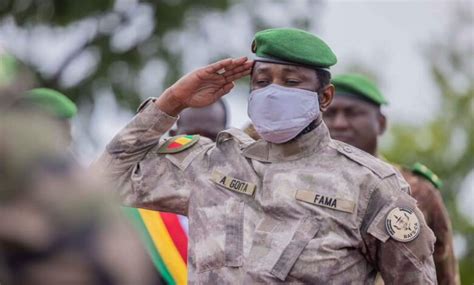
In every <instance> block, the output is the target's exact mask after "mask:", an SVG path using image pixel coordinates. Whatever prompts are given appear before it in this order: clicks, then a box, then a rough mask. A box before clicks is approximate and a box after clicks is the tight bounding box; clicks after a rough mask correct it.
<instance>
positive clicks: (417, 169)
mask: <svg viewBox="0 0 474 285" xmlns="http://www.w3.org/2000/svg"><path fill="white" fill-rule="evenodd" d="M410 170H411V172H413V173H414V174H417V175H420V176H422V177H424V178H426V179H427V180H428V181H429V182H431V183H432V184H433V185H434V186H435V187H436V188H438V189H439V188H441V187H443V181H441V179H440V178H439V177H438V175H436V174H435V173H434V172H433V171H431V169H429V168H428V167H426V166H425V165H423V164H421V163H420V162H416V163H415V164H413V165H412V166H411V167H410Z"/></svg>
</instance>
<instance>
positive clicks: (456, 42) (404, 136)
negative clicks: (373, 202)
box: [382, 3, 474, 284]
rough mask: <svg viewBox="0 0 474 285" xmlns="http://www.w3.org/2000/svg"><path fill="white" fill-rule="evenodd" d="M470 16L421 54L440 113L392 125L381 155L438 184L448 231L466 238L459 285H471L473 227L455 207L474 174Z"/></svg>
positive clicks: (459, 18) (459, 13)
mask: <svg viewBox="0 0 474 285" xmlns="http://www.w3.org/2000/svg"><path fill="white" fill-rule="evenodd" d="M465 4H466V3H465ZM468 5H469V3H467V5H466V6H468ZM473 17H474V16H473V13H472V9H470V8H469V7H464V6H461V5H460V6H459V7H458V9H457V10H456V14H455V15H454V17H452V19H453V22H452V23H451V25H450V29H449V31H448V33H446V34H445V35H444V36H445V38H443V40H442V41H439V42H436V43H433V44H431V45H430V46H429V48H428V49H427V53H426V54H427V59H428V62H429V63H430V69H431V74H432V77H433V79H434V81H435V83H436V85H437V87H438V88H439V91H440V101H441V104H440V106H441V110H440V112H438V114H437V115H436V117H435V118H434V119H433V120H432V121H430V122H428V123H427V124H424V125H421V126H413V125H404V124H394V125H392V126H391V131H390V134H389V142H390V143H389V145H388V147H386V148H385V149H384V150H383V151H382V153H383V154H384V156H385V157H387V158H388V159H389V160H390V161H394V162H398V163H400V164H405V165H411V164H413V163H414V162H415V161H420V162H422V163H424V164H426V165H428V166H429V167H430V168H431V169H432V170H433V171H434V172H435V173H437V174H438V175H439V176H440V177H441V178H442V179H443V181H444V187H443V188H442V189H441V193H442V195H443V198H444V201H445V204H446V206H447V208H448V211H449V213H450V216H451V219H452V222H453V228H454V231H455V232H456V233H458V234H460V235H462V236H463V237H464V238H465V239H466V252H465V254H464V256H463V257H462V259H461V260H460V271H461V281H462V284H474V272H473V271H472V268H474V224H473V223H472V221H470V220H469V219H468V218H466V217H464V216H463V215H462V214H461V213H460V212H459V211H458V207H457V205H456V196H457V195H458V193H459V191H460V188H461V185H462V183H463V182H464V180H465V178H466V177H467V176H468V175H469V174H473V173H474V158H473V155H474V124H473V119H474V118H473V114H474V68H473V67H474V63H473V58H474V50H473V38H472V35H474V29H473V27H474V25H473V24H474V21H473ZM433 97H435V94H433ZM471 190H472V189H471Z"/></svg>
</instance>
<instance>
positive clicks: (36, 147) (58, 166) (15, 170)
mask: <svg viewBox="0 0 474 285" xmlns="http://www.w3.org/2000/svg"><path fill="white" fill-rule="evenodd" d="M31 96H37V95H31ZM46 96H48V95H46ZM55 96H56V95H55ZM17 97H21V98H17ZM24 97H25V96H24V95H23V96H18V95H14V94H8V95H4V94H2V93H1V92H0V217H1V218H0V284H100V285H103V284H160V283H157V282H156V280H157V279H156V278H158V277H157V274H156V273H155V271H154V269H153V266H152V264H151V262H150V260H149V257H148V256H147V255H146V252H145V250H144V248H143V246H142V245H141V243H140V240H139V238H138V236H137V235H136V233H134V231H133V229H132V228H131V227H130V225H129V224H127V221H126V220H124V219H123V217H122V216H121V213H120V212H118V210H119V209H117V206H116V204H113V203H112V199H113V198H112V197H110V199H107V197H108V196H107V195H106V194H104V192H103V189H104V187H105V185H104V184H103V183H101V182H100V181H99V179H97V177H95V176H94V175H93V174H91V173H86V172H85V171H84V170H83V169H81V168H80V167H79V166H78V165H77V164H76V163H75V161H74V160H73V159H71V155H70V152H69V151H68V149H67V146H68V140H69V138H68V137H67V136H65V132H64V122H63V120H65V119H66V118H69V117H71V116H72V115H73V114H74V112H75V108H74V109H72V108H69V109H67V110H65V109H61V110H60V109H56V111H57V113H54V112H48V111H46V112H44V110H39V108H38V106H36V107H34V106H32V104H33V103H32V101H35V100H36V99H37V98H36V97H34V98H33V99H31V100H30V99H25V98H24ZM59 98H61V97H59ZM55 99H57V98H53V99H50V101H47V102H51V101H53V102H54V100H55ZM23 100H27V101H28V100H30V101H28V102H25V101H23ZM59 100H61V99H59ZM20 101H22V102H21V103H20ZM39 101H41V102H42V103H40V104H47V102H44V101H42V99H41V100H39ZM12 102H16V104H14V103H12ZM65 106H66V107H67V106H68V104H67V103H66V104H65ZM69 106H70V104H69ZM72 106H73V105H72ZM71 110H73V111H74V112H71ZM59 118H60V119H59ZM131 264H133V266H131Z"/></svg>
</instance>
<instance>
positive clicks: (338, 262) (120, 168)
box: [95, 28, 436, 284]
mask: <svg viewBox="0 0 474 285" xmlns="http://www.w3.org/2000/svg"><path fill="white" fill-rule="evenodd" d="M252 51H253V52H254V53H255V54H256V56H257V58H256V59H255V61H254V62H252V61H248V60H247V58H245V57H244V58H238V59H225V60H222V61H219V62H217V63H214V64H211V65H209V66H206V67H203V68H200V69H197V70H195V71H193V72H191V73H189V74H187V75H185V76H184V77H182V78H181V79H180V80H179V81H177V82H176V83H175V84H173V85H172V86H171V87H169V88H168V89H166V90H165V91H164V93H163V94H162V95H161V96H160V97H159V98H157V99H150V100H147V101H146V102H145V103H144V104H142V106H141V107H140V108H139V111H138V114H137V115H136V116H135V118H134V119H133V120H132V121H131V122H130V123H129V124H128V125H127V126H126V127H125V128H124V129H123V130H121V131H120V132H119V133H118V134H117V135H116V136H115V137H114V139H113V140H112V141H111V142H110V143H109V144H108V145H107V148H106V151H105V152H104V153H103V155H102V156H101V158H100V159H99V161H98V162H97V164H96V165H95V167H98V168H102V169H103V170H105V171H106V174H107V175H108V176H109V177H110V180H111V183H115V185H116V186H115V188H116V189H119V193H120V195H121V198H122V200H123V202H124V203H125V204H127V205H131V206H135V207H144V208H149V209H154V210H161V211H169V212H174V213H178V214H182V215H187V216H188V217H189V248H188V252H189V254H188V256H189V259H188V270H189V283H191V284H254V283H268V284H270V283H271V284H275V283H306V284H330V283H333V284H349V283H350V284H369V283H373V282H374V279H375V276H376V273H377V271H380V272H382V275H383V278H384V279H385V280H386V281H388V282H389V283H391V284H407V283H410V284H434V283H436V273H435V269H434V263H433V258H432V248H433V244H434V240H435V238H434V235H433V233H432V232H431V230H430V229H429V228H428V227H427V225H426V222H425V220H424V218H423V214H422V213H421V212H420V211H419V209H418V208H417V207H416V201H415V200H414V199H413V198H412V197H410V196H409V195H408V190H409V186H408V184H407V183H406V181H404V180H403V178H402V177H401V176H400V175H399V174H398V172H396V171H395V170H394V169H393V167H391V166H390V165H388V164H386V163H384V162H382V161H380V160H378V159H376V158H374V157H372V156H371V155H369V154H367V153H365V152H362V151H360V150H358V149H356V148H354V147H351V146H349V145H347V144H345V143H342V142H338V141H334V140H332V139H331V138H330V136H329V131H328V129H327V127H326V125H325V123H324V122H323V121H322V117H321V113H322V112H324V111H326V110H327V108H328V107H329V105H330V103H331V101H332V99H333V95H334V86H333V85H332V84H331V83H330V73H329V70H328V69H329V67H330V66H332V65H334V64H335V63H336V56H335V55H334V54H333V52H332V51H331V49H330V48H329V47H328V45H327V44H326V43H325V42H324V41H322V40H321V39H320V38H318V37H316V36H315V35H313V34H310V33H308V32H305V31H302V30H297V29H289V28H280V29H270V30H264V31H261V32H258V33H257V34H256V35H255V39H254V42H253V44H252ZM250 73H251V81H250V82H251V83H250V84H251V92H250V97H249V102H248V114H249V117H250V118H251V120H252V123H253V125H254V126H255V129H256V131H257V132H258V134H259V135H260V136H261V137H262V138H263V139H261V140H258V141H255V140H253V139H252V138H250V137H249V136H247V135H246V134H245V133H244V132H243V131H241V130H238V129H229V130H225V131H222V132H220V133H219V135H218V136H217V139H216V142H215V143H214V142H211V141H210V140H208V139H206V138H202V137H201V138H200V137H199V136H194V135H192V134H190V135H183V136H178V137H173V138H170V139H168V140H163V139H161V137H162V136H163V134H164V133H165V132H166V131H167V130H169V129H170V128H171V126H172V125H173V123H174V122H175V121H176V119H177V116H178V115H179V113H180V112H181V111H182V110H184V109H185V108H188V107H203V106H207V105H210V104H212V103H213V102H215V101H217V100H218V99H219V98H220V97H221V96H224V95H225V94H227V93H228V92H229V91H230V90H231V89H232V87H233V86H234V84H233V81H234V80H237V79H239V78H241V77H243V76H245V75H248V74H250Z"/></svg>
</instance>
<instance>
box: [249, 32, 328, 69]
mask: <svg viewBox="0 0 474 285" xmlns="http://www.w3.org/2000/svg"><path fill="white" fill-rule="evenodd" d="M252 52H253V53H255V54H256V55H257V56H258V57H261V58H265V59H276V60H282V61H285V62H288V63H295V64H301V65H306V66H309V67H315V68H329V67H330V66H332V65H334V64H336V62H337V58H336V56H335V55H334V53H333V52H332V50H331V49H330V48H329V46H328V45H327V44H326V43H325V42H324V41H323V40H321V39H320V38H318V37H316V36H315V35H313V34H311V33H308V32H305V31H303V30H298V29H291V28H278V29H268V30H263V31H260V32H258V33H256V34H255V38H254V40H253V42H252Z"/></svg>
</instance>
